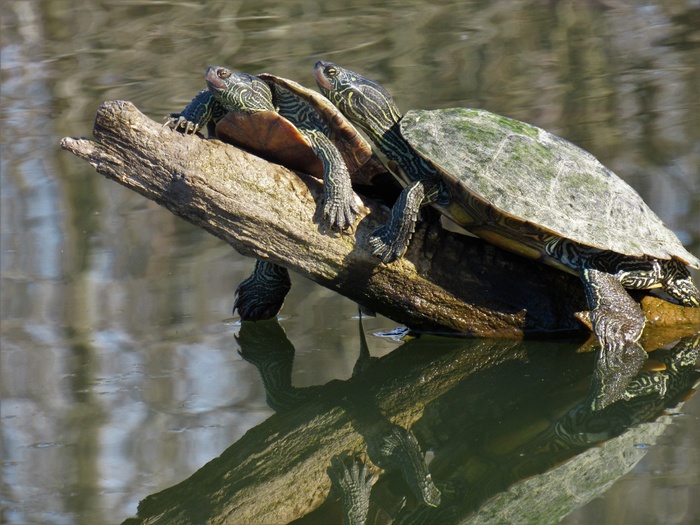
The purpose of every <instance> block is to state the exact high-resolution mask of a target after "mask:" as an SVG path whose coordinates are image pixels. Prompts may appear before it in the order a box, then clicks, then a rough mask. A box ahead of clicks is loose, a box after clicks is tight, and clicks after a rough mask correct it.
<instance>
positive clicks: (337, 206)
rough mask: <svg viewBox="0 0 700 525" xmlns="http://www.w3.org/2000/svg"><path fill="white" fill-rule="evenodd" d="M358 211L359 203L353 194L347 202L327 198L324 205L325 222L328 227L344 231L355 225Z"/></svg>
mask: <svg viewBox="0 0 700 525" xmlns="http://www.w3.org/2000/svg"><path fill="white" fill-rule="evenodd" d="M358 212H359V210H358V208H357V204H355V200H354V198H352V196H351V197H350V198H349V199H347V200H346V202H339V201H337V200H331V199H326V202H325V204H324V206H323V222H324V223H325V224H326V225H327V227H328V229H331V230H338V231H341V232H343V231H345V230H348V229H351V228H352V227H353V226H354V224H355V220H356V219H357V214H358Z"/></svg>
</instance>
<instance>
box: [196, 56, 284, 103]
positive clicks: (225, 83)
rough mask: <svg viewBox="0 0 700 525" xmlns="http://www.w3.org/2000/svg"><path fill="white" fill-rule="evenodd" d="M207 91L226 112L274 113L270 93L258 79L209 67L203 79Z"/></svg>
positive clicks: (220, 68)
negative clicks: (205, 82)
mask: <svg viewBox="0 0 700 525" xmlns="http://www.w3.org/2000/svg"><path fill="white" fill-rule="evenodd" d="M204 78H205V79H206V81H207V86H209V91H210V92H211V94H212V95H214V98H216V100H218V101H219V102H220V103H221V104H222V105H223V106H224V107H225V108H226V109H227V110H228V111H246V112H255V111H274V110H275V107H274V105H273V104H272V92H271V91H270V88H269V86H268V85H267V84H266V83H265V82H264V81H263V80H261V79H259V78H258V77H255V76H253V75H248V74H247V73H234V72H233V71H231V70H229V69H226V68H225V67H220V66H209V67H208V68H207V73H206V75H205V77H204Z"/></svg>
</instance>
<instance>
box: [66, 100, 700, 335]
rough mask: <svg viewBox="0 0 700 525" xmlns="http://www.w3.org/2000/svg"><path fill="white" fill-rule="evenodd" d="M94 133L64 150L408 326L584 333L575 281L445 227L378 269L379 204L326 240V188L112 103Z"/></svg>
mask: <svg viewBox="0 0 700 525" xmlns="http://www.w3.org/2000/svg"><path fill="white" fill-rule="evenodd" d="M93 133H94V136H95V138H96V141H91V140H88V139H85V138H81V139H76V138H64V139H63V140H62V142H61V146H62V147H63V148H64V149H67V150H69V151H71V152H72V153H74V154H75V155H77V156H79V157H81V158H83V159H85V160H87V161H88V162H90V163H91V164H92V165H93V166H94V167H95V168H96V170H97V171H98V173H100V174H102V175H104V176H105V177H107V178H109V179H113V180H115V181H117V182H119V183H120V184H123V185H124V186H126V187H128V188H130V189H132V190H134V191H136V192H138V193H140V194H142V195H143V196H145V197H147V198H149V199H151V200H153V201H155V202H157V203H158V204H160V205H162V206H164V207H166V208H167V209H169V210H170V211H172V212H173V213H174V214H176V215H178V216H181V217H183V218H185V219H186V220H188V221H190V222H192V223H193V224H196V225H198V226H200V227H202V228H204V229H205V230H207V231H209V232H210V233H212V234H213V235H215V236H217V237H219V238H221V239H223V240H224V241H226V242H227V243H229V244H230V245H231V246H233V248H235V249H236V250H237V251H238V252H240V253H241V254H243V255H246V256H251V257H256V258H259V259H265V260H269V261H271V262H274V263H277V264H279V265H281V266H284V267H286V268H288V269H290V270H292V271H295V272H297V273H299V274H301V275H304V276H306V277H308V278H309V279H311V280H313V281H315V282H317V283H319V284H321V285H323V286H325V287H327V288H330V289H332V290H335V291H337V292H339V293H340V294H342V295H344V296H346V297H349V298H350V299H352V300H354V301H357V302H358V303H360V304H362V305H363V306H365V307H367V308H369V309H372V310H374V311H376V312H378V313H381V314H383V315H386V316H387V317H389V318H391V319H393V320H395V321H397V322H400V323H403V324H405V325H406V326H408V327H410V328H413V329H416V330H426V331H441V332H457V333H462V334H467V335H476V336H491V337H494V336H497V337H522V336H523V334H524V333H527V332H556V331H570V330H578V329H580V328H581V325H580V324H579V322H578V321H577V320H576V319H575V318H574V316H573V314H574V313H575V312H577V311H579V310H582V309H585V300H584V296H583V291H582V287H581V285H580V283H579V281H578V279H576V278H575V277H573V276H570V275H566V274H564V273H562V272H559V271H556V270H553V269H551V268H549V267H545V266H543V265H540V264H538V263H536V262H534V261H529V260H525V259H523V258H521V257H518V256H516V255H512V254H510V253H507V252H504V251H502V250H499V249H497V248H495V247H493V246H491V245H489V244H487V243H485V242H483V241H481V240H479V239H475V238H472V237H468V236H465V235H460V234H458V233H453V232H449V231H447V230H445V229H444V228H442V227H441V226H440V224H439V222H438V221H422V222H421V223H420V224H419V226H418V228H417V231H416V233H415V235H414V238H413V241H412V243H411V247H410V249H409V250H408V252H407V254H406V256H405V257H404V258H402V259H401V260H399V261H397V262H395V263H392V264H390V265H383V264H380V263H379V262H378V261H377V259H376V258H375V257H373V256H372V255H371V254H370V253H369V252H368V251H367V250H366V249H365V248H364V246H366V240H367V237H368V235H369V234H370V233H371V232H372V230H374V229H375V228H376V227H377V226H378V225H380V224H382V223H383V222H384V221H385V220H386V219H387V217H388V209H387V207H386V206H383V205H382V204H381V203H380V202H378V201H376V200H374V199H371V198H367V197H362V203H363V206H362V207H361V212H360V215H359V220H358V224H357V225H356V230H355V233H354V235H348V234H345V235H339V234H329V233H328V232H324V231H321V230H320V228H319V225H318V221H317V220H315V216H316V215H317V203H318V202H320V199H321V195H322V185H321V183H320V182H319V181H318V180H316V179H314V178H312V177H308V176H305V175H301V174H297V173H294V172H292V171H289V170H287V169H285V168H283V167H281V166H278V165H276V164H271V163H269V162H266V161H264V160H263V159H260V158H258V157H255V156H253V155H250V154H248V153H246V152H244V151H241V150H239V149H237V148H235V147H233V146H231V145H228V144H224V143H222V142H220V141H218V140H205V139H202V138H201V137H199V136H184V135H181V134H179V133H177V132H174V131H172V130H171V129H169V128H164V127H163V126H162V125H161V124H159V123H157V122H154V121H153V120H151V119H149V118H148V117H146V116H145V115H143V114H142V113H140V112H139V111H138V110H137V109H136V107H135V106H134V105H133V104H131V103H130V102H125V101H111V102H105V103H104V104H103V105H102V106H101V107H100V108H99V110H98V112H97V117H96V121H95V127H94V130H93ZM670 306H672V305H669V307H670ZM649 314H650V315H649V317H650V318H651V319H656V321H657V322H661V323H662V324H663V323H671V324H673V323H675V322H680V323H684V324H688V323H689V322H691V323H696V324H700V311H699V310H697V309H695V310H694V311H689V310H688V309H681V308H676V309H675V310H673V309H670V311H668V312H665V313H664V315H663V316H661V318H659V316H658V315H657V313H655V312H649ZM689 319H690V321H689Z"/></svg>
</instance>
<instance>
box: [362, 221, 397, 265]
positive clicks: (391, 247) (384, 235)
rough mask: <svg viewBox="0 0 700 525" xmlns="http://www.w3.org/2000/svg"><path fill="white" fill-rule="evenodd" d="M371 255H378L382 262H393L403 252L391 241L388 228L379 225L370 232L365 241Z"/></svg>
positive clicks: (391, 237)
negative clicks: (367, 239)
mask: <svg viewBox="0 0 700 525" xmlns="http://www.w3.org/2000/svg"><path fill="white" fill-rule="evenodd" d="M367 244H368V245H369V251H370V252H371V253H372V255H374V256H376V257H379V259H380V260H381V261H382V262H383V263H384V264H389V263H391V262H394V261H395V260H396V259H398V258H399V257H401V255H402V254H403V252H404V249H402V247H400V246H397V245H396V243H394V242H393V236H392V235H391V231H390V229H389V228H387V227H385V226H381V227H379V228H377V229H376V230H374V232H372V235H370V237H369V241H368V243H367Z"/></svg>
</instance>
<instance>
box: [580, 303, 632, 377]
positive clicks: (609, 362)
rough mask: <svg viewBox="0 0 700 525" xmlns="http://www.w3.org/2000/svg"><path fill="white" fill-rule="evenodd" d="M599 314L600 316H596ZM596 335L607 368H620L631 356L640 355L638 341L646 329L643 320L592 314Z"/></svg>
mask: <svg viewBox="0 0 700 525" xmlns="http://www.w3.org/2000/svg"><path fill="white" fill-rule="evenodd" d="M596 313H598V314H599V315H596ZM591 315H592V321H593V326H594V331H595V335H596V336H597V338H598V342H599V343H600V346H601V358H602V359H603V364H604V366H606V367H607V368H619V367H621V366H623V364H625V362H626V360H627V359H628V357H629V355H636V354H639V349H640V348H641V347H640V345H639V343H638V341H639V337H640V335H641V332H642V329H643V328H644V323H643V320H642V322H640V321H639V319H637V318H636V317H625V316H624V315H616V316H613V315H610V314H609V313H606V314H604V315H600V312H595V313H592V314H591Z"/></svg>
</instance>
